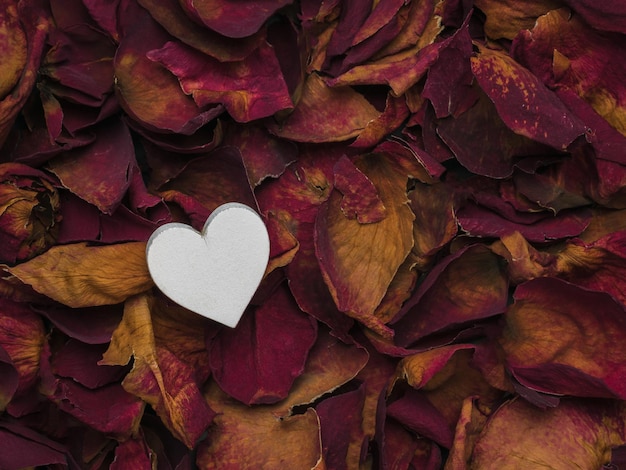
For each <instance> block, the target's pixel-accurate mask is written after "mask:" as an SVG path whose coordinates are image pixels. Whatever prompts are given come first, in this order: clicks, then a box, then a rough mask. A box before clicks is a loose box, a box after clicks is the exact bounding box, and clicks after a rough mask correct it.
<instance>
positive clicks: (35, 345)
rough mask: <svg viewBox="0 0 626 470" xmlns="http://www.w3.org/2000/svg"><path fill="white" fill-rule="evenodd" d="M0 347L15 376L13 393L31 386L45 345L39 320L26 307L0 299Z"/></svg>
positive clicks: (35, 377)
mask: <svg viewBox="0 0 626 470" xmlns="http://www.w3.org/2000/svg"><path fill="white" fill-rule="evenodd" d="M0 306H1V309H0V311H1V312H2V314H1V315H0V347H2V349H3V351H4V352H5V353H6V354H7V355H8V357H9V359H10V361H11V365H12V366H13V367H14V368H15V370H16V371H17V373H18V377H19V382H18V388H17V389H16V390H15V392H16V393H20V392H23V391H25V390H27V389H28V388H29V387H31V386H32V385H34V384H35V382H36V380H37V375H38V371H39V365H40V356H41V352H42V349H43V346H44V343H45V331H44V325H43V322H42V321H41V318H40V317H39V316H38V315H36V314H35V313H33V311H32V310H31V309H30V308H29V307H28V305H27V304H22V303H17V302H12V301H10V300H7V299H4V298H0Z"/></svg>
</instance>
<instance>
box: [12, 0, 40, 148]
mask: <svg viewBox="0 0 626 470" xmlns="http://www.w3.org/2000/svg"><path fill="white" fill-rule="evenodd" d="M1 10H2V12H3V14H2V15H3V17H2V18H0V21H1V23H2V27H0V49H1V50H2V53H3V54H2V56H3V58H6V60H7V69H6V70H5V69H4V68H3V71H2V81H0V90H2V92H1V93H0V145H3V144H4V142H5V141H6V139H7V137H8V135H9V132H10V131H11V127H12V126H13V123H14V122H15V119H16V117H17V115H18V113H19V112H20V111H21V109H22V107H23V106H24V104H25V102H26V100H27V98H28V96H29V95H30V92H31V89H32V87H33V85H34V84H35V80H36V79H37V70H38V69H39V65H40V64H41V59H42V53H43V49H44V46H45V44H46V35H47V33H48V28H49V23H48V17H47V12H45V11H44V9H43V8H42V6H41V5H40V4H39V3H38V2H36V1H34V0H28V1H21V2H14V1H4V2H2V8H1ZM19 23H21V24H22V26H24V28H25V29H22V26H20V24H19ZM22 49H26V50H27V55H26V57H25V59H26V60H25V63H24V64H23V67H20V64H21V63H22V61H23V60H24V58H23V57H22V52H20V50H22ZM5 53H6V54H8V55H7V56H5V55H4V54H5ZM3 62H4V61H3ZM16 68H20V70H19V72H17V71H16V70H15V69H16ZM5 74H6V75H5ZM18 74H19V75H18ZM16 76H17V77H18V80H17V83H15V78H16Z"/></svg>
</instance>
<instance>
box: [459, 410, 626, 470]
mask: <svg viewBox="0 0 626 470" xmlns="http://www.w3.org/2000/svg"><path fill="white" fill-rule="evenodd" d="M531 429H532V432H529V430H531ZM624 441H625V436H624V409H623V405H622V404H621V403H617V402H613V401H593V402H589V401H584V400H567V401H562V402H561V404H560V405H559V406H557V407H556V408H552V409H549V410H542V409H540V408H536V407H534V406H533V405H531V404H529V403H527V402H525V401H524V400H521V399H515V400H512V401H510V402H508V403H505V404H504V405H502V406H501V407H500V408H499V409H498V410H497V411H496V412H495V413H494V414H493V415H492V416H491V417H490V419H489V420H488V421H487V423H486V425H485V427H484V429H483V431H482V432H481V434H480V435H479V436H478V439H477V441H476V444H475V447H474V449H473V453H472V455H471V458H470V459H469V462H468V468H485V467H496V468H502V467H517V468H528V467H529V466H531V467H535V468H541V467H543V468H575V467H577V466H578V467H580V468H601V467H602V466H603V465H604V464H608V463H609V462H610V460H611V448H612V447H615V446H618V445H623V444H624Z"/></svg>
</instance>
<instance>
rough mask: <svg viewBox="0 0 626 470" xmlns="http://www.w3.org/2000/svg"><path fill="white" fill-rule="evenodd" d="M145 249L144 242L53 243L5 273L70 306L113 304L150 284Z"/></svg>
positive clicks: (150, 279)
mask: <svg viewBox="0 0 626 470" xmlns="http://www.w3.org/2000/svg"><path fill="white" fill-rule="evenodd" d="M145 250H146V244H145V243H144V242H131V243H121V244H117V245H106V246H88V245H87V244H86V243H77V244H72V245H57V246H54V247H52V248H51V249H50V250H48V251H47V252H46V253H44V254H43V255H39V256H37V257H35V258H33V259H32V260H30V261H27V262H26V263H22V264H19V265H17V266H15V267H13V268H9V272H10V273H11V274H13V275H14V276H15V277H17V278H19V279H20V280H21V281H22V282H24V283H25V284H28V285H30V286H32V287H33V289H35V290H36V291H37V292H39V293H40V294H44V295H46V296H48V297H50V298H51V299H54V300H56V301H57V302H61V303H63V304H65V305H67V306H70V307H93V306H98V305H110V304H117V303H120V302H123V301H124V300H126V299H127V298H128V297H130V296H132V295H135V294H138V293H140V292H144V291H146V290H148V289H149V288H150V287H152V285H153V282H152V278H151V277H150V273H149V272H148V266H147V264H146V255H145V252H146V251H145Z"/></svg>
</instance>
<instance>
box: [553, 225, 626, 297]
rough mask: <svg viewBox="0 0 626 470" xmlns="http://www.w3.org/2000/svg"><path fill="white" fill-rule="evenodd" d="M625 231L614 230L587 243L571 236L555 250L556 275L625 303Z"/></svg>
mask: <svg viewBox="0 0 626 470" xmlns="http://www.w3.org/2000/svg"><path fill="white" fill-rule="evenodd" d="M625 257H626V232H625V231H616V232H614V233H610V234H608V235H605V236H604V237H602V238H600V239H598V240H595V241H593V242H591V243H584V242H582V241H580V240H577V239H573V240H570V241H568V243H567V245H566V246H565V247H564V249H563V250H561V251H560V252H559V253H558V254H557V259H556V269H557V270H558V272H559V277H562V278H563V279H565V280H567V281H569V282H571V283H573V284H576V285H579V286H582V287H585V288H587V289H592V290H596V291H599V292H606V293H608V294H610V295H611V296H613V298H614V299H616V300H617V301H618V302H620V303H621V304H622V305H626V285H624V279H626V277H625V276H626V273H625V272H624V270H625V269H626V264H625V261H624V258H625Z"/></svg>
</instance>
